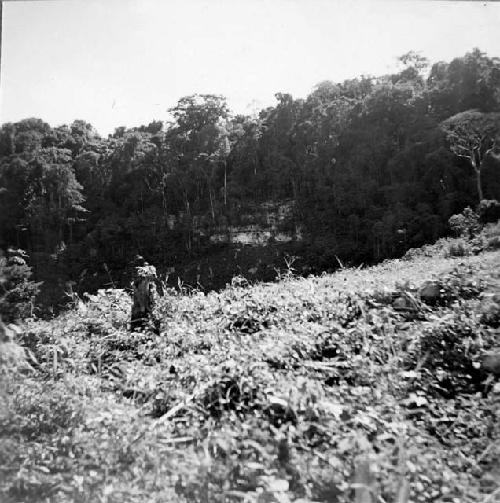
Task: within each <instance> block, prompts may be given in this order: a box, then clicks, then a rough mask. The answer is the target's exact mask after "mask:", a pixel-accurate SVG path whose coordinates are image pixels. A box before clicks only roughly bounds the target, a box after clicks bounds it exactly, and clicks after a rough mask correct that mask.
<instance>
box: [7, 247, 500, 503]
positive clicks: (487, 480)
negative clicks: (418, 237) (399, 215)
mask: <svg viewBox="0 0 500 503" xmlns="http://www.w3.org/2000/svg"><path fill="white" fill-rule="evenodd" d="M447 246H448V245H447ZM442 250H444V252H443V253H441V252H439V253H436V249H433V250H432V252H429V249H427V250H424V251H423V252H417V251H413V253H412V254H409V256H408V257H407V258H406V259H405V260H395V261H388V262H385V263H383V264H381V265H379V266H376V267H372V268H368V269H343V270H340V271H339V272H337V273H336V274H333V275H323V276H321V277H309V278H305V279H299V278H294V277H293V276H292V275H291V274H283V275H282V278H281V280H280V281H279V282H276V283H262V284H255V285H247V284H245V282H242V281H234V282H233V284H232V285H228V287H227V288H226V289H225V290H224V291H222V292H220V293H209V294H206V295H205V294H203V293H202V292H197V291H191V292H188V293H186V292H176V291H173V290H170V291H168V292H167V295H166V296H165V297H163V298H162V299H161V302H160V305H159V311H160V313H161V319H162V327H161V332H162V333H161V335H160V336H155V335H153V334H148V333H146V334H130V333H129V332H128V331H127V321H128V316H129V311H130V305H131V302H130V299H129V297H128V295H127V294H125V293H123V292H120V291H116V290H113V291H107V292H101V294H99V295H97V296H88V298H87V299H86V301H85V303H80V305H79V306H78V307H77V308H75V309H74V310H72V311H70V312H67V313H64V314H62V315H61V316H59V317H57V318H55V319H53V320H51V321H34V322H30V323H28V324H27V325H26V327H25V328H24V331H23V333H22V334H21V335H20V336H19V337H18V339H19V342H20V343H21V344H22V345H23V347H25V348H26V354H27V357H26V358H27V362H28V363H29V364H30V368H26V365H25V366H24V367H22V368H21V369H16V370H10V371H9V368H7V367H6V366H5V365H4V372H2V380H3V393H2V398H3V401H4V403H5V405H6V406H5V407H4V409H3V410H4V413H2V414H1V415H0V500H1V501H5V502H6V503H14V502H35V501H36V502H39V501H47V502H49V501H50V502H82V503H83V502H89V503H90V502H94V501H98V502H106V503H112V502H120V503H121V502H134V503H136V502H165V501H168V502H181V501H189V502H247V501H248V502H259V503H261V502H280V503H285V502H289V501H297V502H302V503H304V502H312V501H317V502H339V503H344V502H346V503H347V502H356V503H371V502H373V503H375V502H381V503H384V502H387V503H389V502H390V503H407V502H422V503H424V502H425V503H426V502H430V501H435V502H450V503H452V502H453V503H455V502H461V503H462V502H464V503H465V502H467V503H468V502H471V503H472V502H481V501H497V500H498V496H496V495H498V487H499V485H498V481H499V480H500V466H499V464H498V460H499V459H500V445H499V439H500V436H499V433H500V427H499V424H500V421H499V419H500V417H499V414H500V393H499V389H498V388H499V386H498V383H496V384H495V381H494V379H493V380H492V376H491V375H488V374H487V373H485V372H484V370H483V369H482V368H481V358H482V355H483V354H484V353H485V352H487V351H491V350H492V349H493V348H495V347H497V346H498V345H499V340H498V337H499V336H498V328H497V327H495V325H494V323H493V322H491V321H490V320H491V319H498V316H497V318H495V315H494V313H493V318H492V317H491V316H490V314H491V312H490V311H491V309H493V310H494V309H495V308H494V307H493V308H492V307H491V294H492V293H494V292H498V291H499V288H498V286H499V282H500V277H499V272H500V252H499V251H489V252H482V253H480V254H478V255H465V256H458V257H457V256H454V254H449V253H448V252H447V251H446V247H443V248H442ZM444 255H446V256H444ZM429 280H433V281H437V282H439V284H440V286H441V292H442V295H441V297H440V299H439V302H437V303H436V304H435V305H432V306H430V305H425V304H423V303H422V302H421V301H420V300H419V296H418V287H419V286H420V285H422V284H423V283H424V282H425V281H429ZM486 298H487V299H489V300H488V302H489V303H488V307H487V309H488V316H483V310H484V305H485V299H486ZM495 498H497V500H495Z"/></svg>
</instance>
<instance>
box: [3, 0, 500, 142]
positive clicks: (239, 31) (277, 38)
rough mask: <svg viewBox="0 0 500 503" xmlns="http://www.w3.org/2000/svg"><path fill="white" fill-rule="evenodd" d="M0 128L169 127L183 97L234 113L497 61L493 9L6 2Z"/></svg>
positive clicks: (371, 3)
mask: <svg viewBox="0 0 500 503" xmlns="http://www.w3.org/2000/svg"><path fill="white" fill-rule="evenodd" d="M2 39H3V43H2V75H1V102H0V103H1V108H0V122H2V123H4V122H8V121H17V120H20V119H22V118H26V117H40V118H42V119H44V120H45V121H47V122H49V123H50V124H51V125H52V126H57V125H60V124H62V123H69V122H72V121H73V120H74V119H84V120H86V121H88V122H91V123H92V124H93V125H94V126H96V127H97V129H98V131H99V132H100V133H101V134H108V133H110V132H112V131H113V130H114V128H115V127H117V126H121V125H124V126H137V125H140V124H148V123H149V122H151V120H153V119H156V120H165V119H166V118H167V109H168V108H169V107H171V106H173V105H175V103H176V102H177V100H178V99H179V98H180V97H182V96H185V95H188V94H192V93H217V94H223V95H225V96H226V97H227V98H228V101H229V104H230V106H231V108H232V109H233V110H234V111H236V112H238V113H251V112H252V111H255V110H256V109H260V108H262V107H264V106H267V105H270V104H273V103H274V102H275V100H274V94H275V93H276V92H289V93H291V94H292V95H293V96H294V97H305V96H306V95H307V94H308V93H309V92H310V91H311V90H312V89H313V87H314V85H315V84H317V83H318V82H320V81H322V80H325V79H329V80H333V81H342V80H344V79H346V78H352V77H356V76H359V75H361V74H365V75H366V74H370V75H379V74H383V73H387V72H389V71H393V70H395V69H396V58H397V57H398V56H400V55H402V54H403V53H405V52H408V51H409V50H415V51H419V52H421V54H422V55H424V56H426V57H428V58H429V59H430V60H431V61H432V62H436V61H439V60H450V59H451V58H453V57H455V56H462V55H463V54H465V53H466V52H467V51H470V50H471V49H472V48H473V47H479V48H480V49H481V50H483V51H485V52H486V53H487V54H488V55H489V56H500V3H490V2H488V3H486V2H453V1H448V2H440V1H411V0H407V1H402V0H395V1H389V0H366V1H362V0H52V1H26V2H24V1H16V2H4V10H3V37H2Z"/></svg>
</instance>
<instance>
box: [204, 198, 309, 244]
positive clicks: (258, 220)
mask: <svg viewBox="0 0 500 503" xmlns="http://www.w3.org/2000/svg"><path fill="white" fill-rule="evenodd" d="M294 209H295V204H294V202H293V201H282V202H267V203H263V204H261V205H259V206H255V207H254V208H251V209H250V211H248V210H247V212H245V213H241V214H238V215H237V220H238V221H239V222H238V223H237V224H235V225H227V224H226V225H220V226H219V227H218V228H217V230H216V232H215V233H213V234H212V235H211V236H210V238H209V241H210V242H211V243H227V244H232V245H236V246H244V245H250V246H265V245H267V244H269V243H270V242H271V243H290V242H291V241H301V240H302V232H301V228H300V226H299V225H297V224H296V222H295V217H294Z"/></svg>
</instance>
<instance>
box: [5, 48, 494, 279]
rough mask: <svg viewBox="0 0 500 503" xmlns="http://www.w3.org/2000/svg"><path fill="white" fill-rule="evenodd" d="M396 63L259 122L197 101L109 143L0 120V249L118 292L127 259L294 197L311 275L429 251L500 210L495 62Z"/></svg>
mask: <svg viewBox="0 0 500 503" xmlns="http://www.w3.org/2000/svg"><path fill="white" fill-rule="evenodd" d="M400 64H401V69H400V71H399V72H398V73H395V74H391V75H384V76H380V77H376V78H374V77H365V76H364V77H360V78H356V79H352V80H348V81H345V82H341V83H334V82H330V81H325V82H321V83H319V84H318V85H317V86H316V87H315V88H314V89H313V91H312V92H311V93H310V94H309V95H308V96H307V97H306V98H305V99H294V98H293V97H292V96H290V95H289V94H283V93H278V94H276V100H277V103H276V105H275V106H273V107H269V108H267V109H265V110H262V111H261V112H260V113H259V114H258V116H243V115H233V114H231V112H230V110H229V109H228V106H227V103H226V100H225V98H224V97H223V96H219V95H193V96H186V97H184V98H181V99H180V100H179V102H178V104H177V105H176V106H175V107H173V108H172V109H170V110H169V112H170V115H171V118H172V121H171V122H167V123H163V122H162V121H153V122H151V123H150V124H149V125H147V126H140V127H135V128H131V129H127V128H125V127H118V128H117V129H116V130H115V132H114V134H112V135H110V136H109V137H108V138H102V137H101V136H100V135H99V134H98V133H97V132H96V131H95V129H94V128H93V127H92V126H91V125H90V124H87V123H86V122H85V121H81V120H76V121H74V122H73V123H72V124H71V125H69V126H68V125H64V126H59V127H50V126H49V125H48V124H46V123H45V122H43V120H41V119H35V118H30V119H25V120H22V121H20V122H17V123H8V124H4V125H3V126H2V128H1V131H0V239H1V242H0V247H1V248H5V249H6V248H8V247H11V246H12V247H16V248H22V249H25V250H26V251H27V252H28V253H29V255H30V256H31V260H32V261H33V265H34V266H35V272H36V275H37V278H38V279H45V280H47V279H50V278H51V277H58V278H65V279H66V280H72V281H75V282H77V283H78V282H80V283H81V284H82V285H84V284H85V281H83V278H91V277H98V278H101V277H104V278H107V279H106V281H107V282H111V283H113V284H122V283H123V280H124V278H125V276H126V275H124V274H123V271H126V267H127V263H128V262H129V260H130V259H131V257H133V256H134V255H135V254H136V253H141V254H142V255H144V256H145V257H147V258H148V259H149V260H150V261H152V262H154V263H155V264H157V265H159V266H160V267H162V266H163V267H164V268H165V267H167V266H171V265H175V264H178V263H181V262H187V261H190V260H191V261H195V260H197V259H198V258H200V257H203V256H207V255H209V254H210V253H212V251H213V249H214V246H213V245H212V244H211V243H210V240H209V238H210V236H211V235H212V234H213V233H215V232H216V231H217V230H218V229H220V228H221V226H227V225H230V224H234V225H236V224H237V223H238V215H239V214H241V213H242V212H245V211H251V208H254V207H255V205H256V204H261V203H265V202H269V201H293V203H294V214H293V225H295V226H300V227H301V229H302V235H303V240H302V241H301V243H300V244H299V243H297V245H296V250H295V251H296V253H297V254H299V255H300V256H301V257H302V258H303V260H304V261H305V262H306V263H307V264H308V266H309V269H308V270H313V271H320V270H322V269H327V268H329V267H332V266H334V265H335V258H336V257H339V259H340V260H342V261H345V262H348V263H352V264H355V263H357V264H359V263H362V262H363V263H370V262H374V261H378V260H381V259H383V258H388V257H394V256H397V255H399V254H401V253H403V252H404V251H405V250H406V249H408V248H410V247H414V246H419V245H422V244H423V243H426V242H429V241H432V240H435V239H436V238H438V237H439V236H441V235H444V234H445V233H447V232H448V228H447V221H448V219H449V218H450V216H451V215H453V214H455V213H458V212H460V211H461V210H462V209H463V208H464V207H466V206H468V205H471V206H474V205H476V204H477V203H478V201H479V200H480V199H500V176H499V174H500V160H499V158H500V156H499V153H500V59H499V58H495V57H488V56H487V55H486V54H484V53H482V52H481V51H480V50H479V49H475V50H473V51H472V52H470V53H468V54H466V55H465V56H463V57H458V58H456V59H454V60H453V61H451V62H449V63H445V62H439V63H436V64H434V65H433V66H432V67H429V64H428V62H427V60H426V59H425V58H423V57H421V56H419V55H417V54H415V53H413V52H411V53H408V54H406V55H404V56H402V57H401V58H400ZM172 222H175V225H174V224H172ZM200 229H201V231H200ZM96 281H97V280H96ZM86 285H87V287H88V285H89V283H87V284H86ZM60 286H61V285H59V287H60ZM94 286H95V285H94ZM207 286H210V285H207Z"/></svg>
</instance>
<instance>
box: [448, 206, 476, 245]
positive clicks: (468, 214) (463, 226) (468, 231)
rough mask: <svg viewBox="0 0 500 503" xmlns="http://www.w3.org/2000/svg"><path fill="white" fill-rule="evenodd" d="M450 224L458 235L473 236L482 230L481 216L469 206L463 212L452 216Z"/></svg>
mask: <svg viewBox="0 0 500 503" xmlns="http://www.w3.org/2000/svg"><path fill="white" fill-rule="evenodd" d="M448 225H449V226H450V228H451V230H452V231H453V232H454V233H455V235H456V236H457V237H458V236H465V237H468V238H472V237H473V236H474V235H475V234H477V232H479V230H480V225H479V217H478V215H477V214H476V213H475V212H474V211H473V210H472V209H471V208H470V207H469V206H468V207H467V208H465V209H464V211H463V212H462V213H458V214H457V215H453V216H451V217H450V219H449V220H448Z"/></svg>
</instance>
